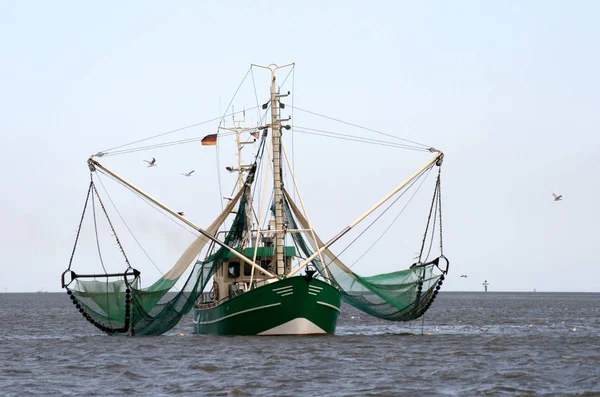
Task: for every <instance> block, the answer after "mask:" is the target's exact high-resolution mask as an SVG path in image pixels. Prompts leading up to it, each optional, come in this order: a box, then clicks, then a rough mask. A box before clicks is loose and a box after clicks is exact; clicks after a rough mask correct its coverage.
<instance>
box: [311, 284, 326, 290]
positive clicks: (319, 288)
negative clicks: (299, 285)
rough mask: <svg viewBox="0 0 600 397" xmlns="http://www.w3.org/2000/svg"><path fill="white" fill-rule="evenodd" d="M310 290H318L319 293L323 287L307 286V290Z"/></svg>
mask: <svg viewBox="0 0 600 397" xmlns="http://www.w3.org/2000/svg"><path fill="white" fill-rule="evenodd" d="M311 288H313V289H318V290H319V291H320V290H322V289H323V287H317V286H316V285H309V286H308V289H311Z"/></svg>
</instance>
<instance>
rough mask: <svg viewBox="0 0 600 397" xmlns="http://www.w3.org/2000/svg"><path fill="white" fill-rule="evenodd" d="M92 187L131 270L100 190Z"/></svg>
mask: <svg viewBox="0 0 600 397" xmlns="http://www.w3.org/2000/svg"><path fill="white" fill-rule="evenodd" d="M92 186H93V188H94V193H96V197H97V198H98V202H99V203H100V206H101V207H102V211H104V215H105V216H106V220H107V221H108V224H109V226H110V230H112V233H113V235H114V236H115V240H116V241H117V245H118V246H119V249H120V250H121V253H122V254H123V257H124V258H125V263H127V268H129V269H131V265H130V264H129V259H127V255H126V254H125V250H124V249H123V246H122V245H121V241H119V237H117V232H116V231H115V228H114V227H113V224H112V222H111V221H110V218H109V217H108V212H106V208H104V203H103V202H102V200H101V199H100V195H99V194H98V190H96V186H95V185H94V184H92Z"/></svg>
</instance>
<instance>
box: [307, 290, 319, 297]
mask: <svg viewBox="0 0 600 397" xmlns="http://www.w3.org/2000/svg"><path fill="white" fill-rule="evenodd" d="M308 294H309V295H315V296H316V295H317V294H315V293H314V292H310V291H308Z"/></svg>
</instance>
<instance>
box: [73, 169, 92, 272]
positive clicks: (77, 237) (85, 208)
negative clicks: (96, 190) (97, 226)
mask: <svg viewBox="0 0 600 397" xmlns="http://www.w3.org/2000/svg"><path fill="white" fill-rule="evenodd" d="M93 185H94V181H93V180H92V173H91V172H90V186H89V187H88V192H87V196H86V198H85V204H84V205H83V212H82V213H81V219H80V220H79V227H78V228H77V235H76V236H75V244H74V245H73V251H72V252H71V258H70V259H69V267H68V268H67V270H71V265H72V264H73V257H74V256H75V249H76V248H77V242H78V241H79V234H80V233H81V226H82V225H83V219H84V217H85V211H86V210H87V205H88V201H89V199H90V194H91V193H92V186H93Z"/></svg>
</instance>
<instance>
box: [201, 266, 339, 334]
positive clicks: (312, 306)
mask: <svg viewBox="0 0 600 397" xmlns="http://www.w3.org/2000/svg"><path fill="white" fill-rule="evenodd" d="M340 302H341V294H340V292H339V291H338V290H337V289H336V288H334V287H332V286H331V285H329V284H327V283H325V282H323V281H321V280H316V279H310V280H309V279H308V278H307V277H304V276H297V277H290V278H287V279H283V280H279V281H276V282H274V283H271V284H267V285H264V286H262V287H259V288H255V289H252V290H250V291H248V292H245V293H243V294H242V295H238V296H236V297H234V298H232V299H228V300H226V301H225V302H223V303H221V304H218V305H216V306H215V305H213V306H210V305H200V306H199V307H196V308H194V333H196V334H216V335H318V334H333V333H335V327H336V325H337V320H338V316H339V313H340Z"/></svg>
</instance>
